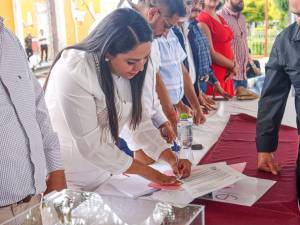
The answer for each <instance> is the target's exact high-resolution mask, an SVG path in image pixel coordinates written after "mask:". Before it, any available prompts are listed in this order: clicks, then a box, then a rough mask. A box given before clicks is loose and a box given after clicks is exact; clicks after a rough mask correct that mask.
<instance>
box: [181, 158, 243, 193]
mask: <svg viewBox="0 0 300 225" xmlns="http://www.w3.org/2000/svg"><path fill="white" fill-rule="evenodd" d="M243 177H244V175H243V174H242V173H240V172H238V171H237V170H235V169H233V168H232V167H230V166H228V165H226V163H214V164H207V165H200V166H196V167H194V168H193V169H192V173H191V176H190V177H188V178H186V179H183V185H182V187H183V189H184V190H186V191H187V192H188V193H189V194H190V195H191V196H192V197H194V198H198V197H200V196H203V195H206V194H208V193H210V192H213V191H216V190H219V189H221V188H224V187H227V186H229V185H231V184H234V183H235V182H237V181H239V180H240V179H242V178H243Z"/></svg>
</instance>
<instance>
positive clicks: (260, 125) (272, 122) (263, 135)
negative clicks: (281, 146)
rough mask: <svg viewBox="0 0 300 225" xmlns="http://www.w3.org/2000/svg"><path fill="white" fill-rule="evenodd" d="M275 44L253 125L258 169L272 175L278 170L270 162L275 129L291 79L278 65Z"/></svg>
mask: <svg viewBox="0 0 300 225" xmlns="http://www.w3.org/2000/svg"><path fill="white" fill-rule="evenodd" d="M279 44H280V43H279V41H278V39H276V41H275V43H274V46H273V49H272V52H271V56H270V59H269V62H268V64H267V66H266V79H265V82H264V86H263V90H262V94H261V98H260V101H259V104H258V114H257V122H256V146H257V151H258V168H259V169H261V170H264V171H269V172H272V173H273V174H277V173H278V172H279V170H280V166H279V165H278V164H276V163H275V162H274V159H273V155H272V152H274V151H275V150H276V148H277V145H278V132H279V127H280V124H281V120H282V117H283V114H284V110H285V106H286V102H287V98H288V95H289V92H290V88H291V80H290V78H289V76H288V75H287V74H286V72H285V70H284V66H283V65H282V64H281V63H280V56H279V52H278V45H279Z"/></svg>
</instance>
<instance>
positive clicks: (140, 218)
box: [3, 190, 204, 225]
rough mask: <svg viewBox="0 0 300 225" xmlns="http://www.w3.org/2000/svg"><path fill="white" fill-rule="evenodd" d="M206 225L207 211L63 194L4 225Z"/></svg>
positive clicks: (163, 204) (45, 199) (197, 206)
mask: <svg viewBox="0 0 300 225" xmlns="http://www.w3.org/2000/svg"><path fill="white" fill-rule="evenodd" d="M41 224H43V225H189V224H192V225H204V207H203V206H201V205H188V206H186V207H184V208H178V207H175V206H172V205H170V204H167V203H162V202H156V201H149V200H142V199H132V198H125V197H116V196H107V195H100V194H97V193H92V192H77V191H72V190H63V191H61V192H56V193H52V194H50V195H48V196H47V197H46V198H44V199H43V201H42V203H41V205H36V206H35V207H32V208H31V209H29V210H27V211H26V212H24V213H22V214H20V215H18V216H17V217H15V218H13V219H11V220H9V221H7V222H6V223H4V224H3V225H41Z"/></svg>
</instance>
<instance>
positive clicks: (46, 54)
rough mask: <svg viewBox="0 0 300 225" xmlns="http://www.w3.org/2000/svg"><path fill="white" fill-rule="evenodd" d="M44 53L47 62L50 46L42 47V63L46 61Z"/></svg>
mask: <svg viewBox="0 0 300 225" xmlns="http://www.w3.org/2000/svg"><path fill="white" fill-rule="evenodd" d="M44 53H45V61H46V62H47V61H48V45H41V62H42V61H43V59H44Z"/></svg>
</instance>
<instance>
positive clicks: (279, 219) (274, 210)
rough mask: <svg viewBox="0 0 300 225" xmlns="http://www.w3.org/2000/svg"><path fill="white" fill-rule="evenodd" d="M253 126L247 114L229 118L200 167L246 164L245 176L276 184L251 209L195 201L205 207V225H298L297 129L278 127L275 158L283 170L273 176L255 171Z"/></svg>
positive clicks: (252, 119)
mask: <svg viewBox="0 0 300 225" xmlns="http://www.w3.org/2000/svg"><path fill="white" fill-rule="evenodd" d="M255 123H256V119H255V118H253V117H251V116H248V115H246V114H239V115H234V116H231V117H230V119H229V122H228V123H227V125H226V127H225V129H224V131H223V133H222V134H221V136H220V138H219V140H218V141H217V142H216V144H215V145H214V146H213V147H212V148H211V149H210V151H209V152H208V153H207V155H206V156H205V157H204V158H203V159H202V160H201V162H200V164H206V163H213V162H218V161H226V162H227V163H228V164H232V163H239V162H247V166H246V169H245V172H244V173H245V174H246V175H248V176H253V177H258V178H265V179H271V180H276V181H277V183H276V184H275V185H274V186H273V187H272V188H271V189H270V190H269V191H268V192H267V193H266V194H265V195H264V196H263V197H262V198H261V199H259V200H258V201H257V202H256V203H255V204H254V205H253V206H252V207H246V206H239V205H233V204H225V203H220V202H213V201H203V200H201V201H200V200H196V201H195V202H194V203H200V204H203V205H205V222H206V223H205V224H206V225H296V224H297V225H299V224H300V214H299V210H298V204H297V193H296V158H297V153H298V134H297V130H296V129H295V128H291V127H287V126H281V129H280V139H279V146H278V150H277V152H276V153H275V157H276V159H278V161H279V162H281V163H282V165H283V169H282V172H281V173H280V175H279V176H274V175H272V174H269V173H265V172H261V171H258V170H257V169H256V168H257V153H256V145H255Z"/></svg>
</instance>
